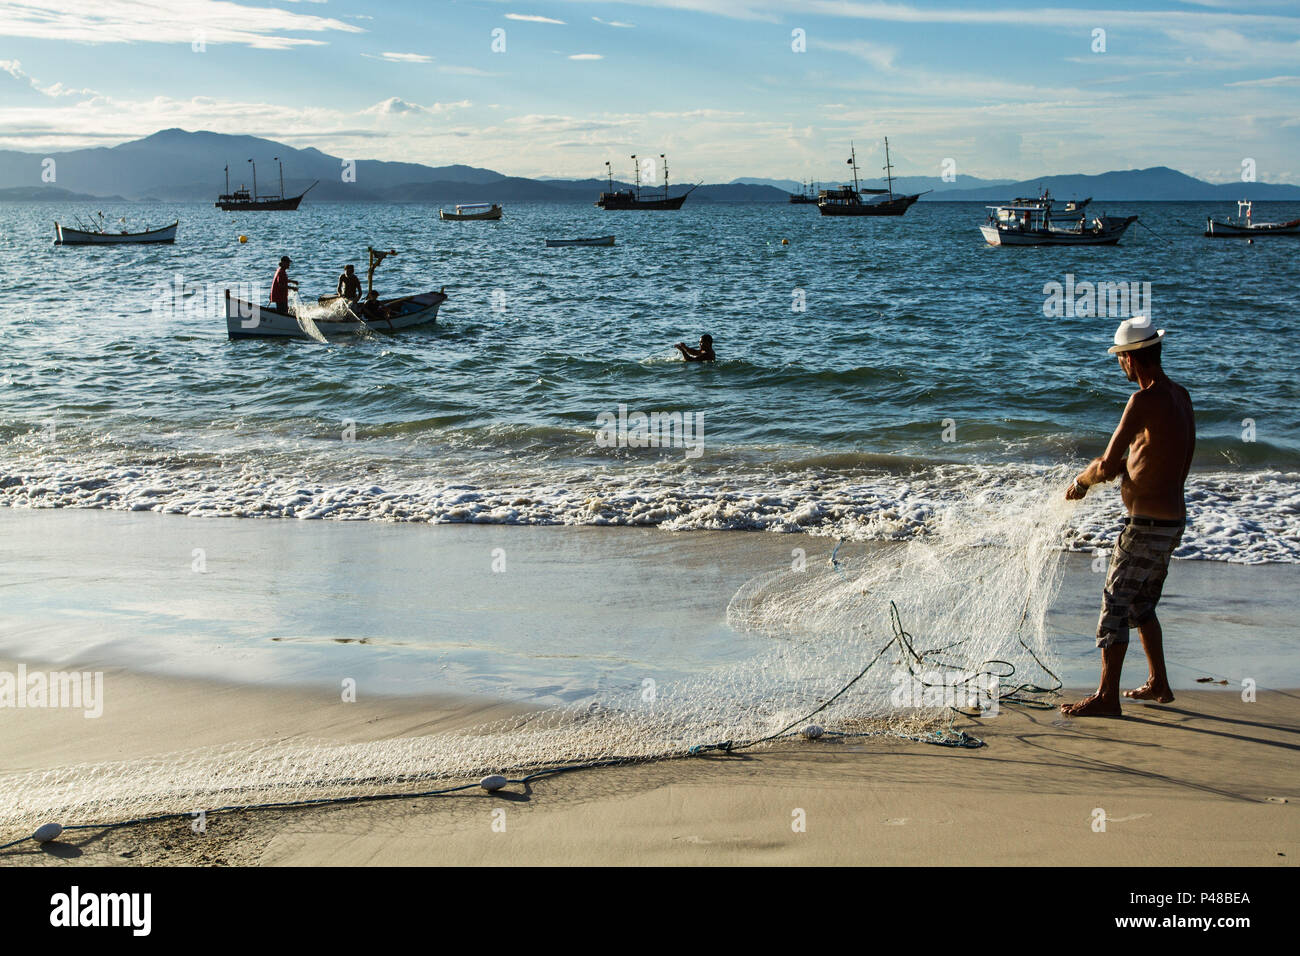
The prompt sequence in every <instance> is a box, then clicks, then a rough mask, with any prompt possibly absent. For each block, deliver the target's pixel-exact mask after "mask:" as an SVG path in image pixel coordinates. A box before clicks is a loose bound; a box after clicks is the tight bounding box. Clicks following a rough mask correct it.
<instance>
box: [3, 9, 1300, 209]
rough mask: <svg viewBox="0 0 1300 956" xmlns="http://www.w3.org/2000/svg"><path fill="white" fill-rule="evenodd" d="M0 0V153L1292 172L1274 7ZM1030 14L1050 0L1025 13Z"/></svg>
mask: <svg viewBox="0 0 1300 956" xmlns="http://www.w3.org/2000/svg"><path fill="white" fill-rule="evenodd" d="M1063 2H1065V3H1068V5H1045V4H1044V3H1038V2H1016V0H988V2H986V3H981V4H978V5H975V4H971V3H962V2H937V0H898V2H870V0H793V2H792V0H784V2H776V0H659V2H637V0H544V2H531V0H523V2H516V0H365V2H360V0H325V2H317V0H0V149H19V150H24V151H30V152H53V151H56V150H61V149H72V148H78V147H83V146H112V145H115V144H117V143H121V142H125V141H127V140H131V139H137V138H139V137H141V136H146V135H148V134H150V133H152V132H155V131H157V130H159V129H166V128H170V127H181V128H183V129H189V130H197V129H206V130H215V131H217V132H223V133H247V134H252V135H258V136H265V137H268V138H271V139H276V140H279V141H282V142H286V143H289V144H290V145H293V146H297V147H306V146H315V147H317V148H318V149H321V150H323V151H325V152H327V153H330V154H333V155H336V156H342V157H346V158H354V159H385V160H395V161H406V162H421V163H427V164H430V165H446V164H450V163H465V164H468V165H472V166H483V167H487V168H490V169H495V170H498V171H500V172H503V173H507V174H510V175H519V176H548V175H549V176H564V177H571V178H584V177H588V176H591V177H597V176H603V175H604V163H605V161H606V160H609V161H610V162H612V163H613V164H614V169H615V173H616V175H619V176H620V177H622V178H624V179H630V178H631V176H632V171H631V160H630V159H629V158H628V157H629V156H630V154H632V153H637V154H640V155H642V156H645V155H652V156H653V155H657V154H659V153H666V154H667V155H668V158H669V161H670V162H671V164H672V166H671V170H672V174H673V181H674V182H685V181H700V180H705V181H709V182H725V181H727V180H729V179H731V178H734V177H740V176H756V177H773V178H784V179H804V178H811V179H819V180H822V181H827V180H838V179H841V178H843V169H844V160H845V158H846V157H847V155H848V149H849V144H850V142H851V141H852V142H854V143H855V144H856V148H857V151H858V157H859V161H860V163H861V165H862V166H863V168H864V170H865V172H864V175H868V176H869V175H877V174H878V172H879V166H880V163H881V162H883V150H882V140H883V138H884V137H885V136H888V137H889V142H890V153H891V157H892V159H893V161H894V163H895V164H896V167H897V168H896V169H895V175H930V176H934V175H939V174H940V173H941V172H942V171H943V169H944V168H945V167H944V165H943V164H944V163H945V161H946V160H948V161H951V165H950V166H949V167H948V168H950V169H951V170H952V171H953V172H955V173H956V174H958V175H970V176H979V177H984V178H1009V179H1017V180H1019V179H1025V178H1031V177H1034V176H1039V175H1047V174H1052V173H1076V172H1077V173H1099V172H1105V171H1107V170H1111V169H1133V168H1144V167H1149V166H1171V167H1173V168H1175V169H1179V170H1182V171H1183V172H1186V173H1189V174H1191V175H1193V176H1197V177H1199V178H1202V179H1207V180H1209V181H1211V182H1231V181H1239V180H1240V179H1241V172H1242V163H1243V162H1244V161H1246V160H1253V162H1254V168H1255V175H1256V177H1257V178H1258V179H1259V180H1261V181H1265V182H1289V183H1297V184H1300V149H1298V148H1297V147H1300V2H1298V0H1257V2H1235V0H1163V2H1161V0H1126V2H1123V3H1121V2H1114V0H1108V2H1101V3H1069V0H1063ZM1049 4H1050V0H1049Z"/></svg>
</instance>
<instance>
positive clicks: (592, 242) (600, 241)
mask: <svg viewBox="0 0 1300 956" xmlns="http://www.w3.org/2000/svg"><path fill="white" fill-rule="evenodd" d="M613 244H614V237H613V236H596V237H595V238H593V239H547V240H546V248H547V249H560V248H563V247H565V246H612V245H613Z"/></svg>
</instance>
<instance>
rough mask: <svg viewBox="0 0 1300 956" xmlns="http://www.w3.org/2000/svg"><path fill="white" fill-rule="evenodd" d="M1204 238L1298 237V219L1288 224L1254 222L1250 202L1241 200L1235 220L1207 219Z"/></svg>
mask: <svg viewBox="0 0 1300 956" xmlns="http://www.w3.org/2000/svg"><path fill="white" fill-rule="evenodd" d="M1205 236H1206V238H1208V239H1222V238H1224V237H1227V238H1231V239H1242V238H1252V239H1253V238H1254V237H1255V236H1300V219H1292V220H1291V221H1290V222H1255V221H1254V219H1252V218H1251V202H1250V200H1249V199H1242V200H1240V201H1239V202H1238V203H1237V218H1236V219H1215V218H1213V217H1210V218H1209V219H1207V220H1206V223H1205Z"/></svg>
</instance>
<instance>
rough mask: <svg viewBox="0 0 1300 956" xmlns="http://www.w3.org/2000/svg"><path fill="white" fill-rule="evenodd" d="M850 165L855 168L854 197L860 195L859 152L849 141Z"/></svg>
mask: <svg viewBox="0 0 1300 956" xmlns="http://www.w3.org/2000/svg"><path fill="white" fill-rule="evenodd" d="M849 165H850V166H852V167H853V195H855V196H856V195H857V194H858V151H857V149H856V148H854V146H853V140H849Z"/></svg>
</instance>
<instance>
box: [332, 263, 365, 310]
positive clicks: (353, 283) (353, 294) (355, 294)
mask: <svg viewBox="0 0 1300 956" xmlns="http://www.w3.org/2000/svg"><path fill="white" fill-rule="evenodd" d="M337 291H338V294H339V298H341V299H346V300H347V301H349V302H357V301H359V300H360V299H361V280H360V279H358V278H357V270H356V268H355V267H353V265H352V263H350V262H349V263H348V264H347V265H346V266H344V267H343V274H342V275H341V276H339V287H338V290H337Z"/></svg>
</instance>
